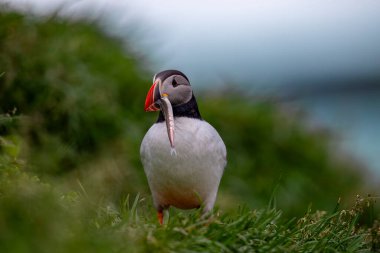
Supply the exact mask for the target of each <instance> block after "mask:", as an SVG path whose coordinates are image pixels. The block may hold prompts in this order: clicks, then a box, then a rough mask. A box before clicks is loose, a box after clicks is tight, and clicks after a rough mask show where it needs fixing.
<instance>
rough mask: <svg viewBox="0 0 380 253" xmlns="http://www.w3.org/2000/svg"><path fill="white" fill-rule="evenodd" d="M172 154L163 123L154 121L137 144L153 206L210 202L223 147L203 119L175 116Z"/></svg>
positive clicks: (209, 204)
mask: <svg viewBox="0 0 380 253" xmlns="http://www.w3.org/2000/svg"><path fill="white" fill-rule="evenodd" d="M174 145H175V150H176V154H172V152H171V147H170V143H169V139H168V135H167V130H166V125H165V122H161V123H156V124H154V125H153V126H152V127H151V128H150V129H149V131H148V132H147V134H146V135H145V137H144V139H143V141H142V143H141V150H140V154H141V161H142V163H143V166H144V170H145V174H146V176H147V178H148V183H149V187H150V189H151V192H152V196H153V201H154V204H155V206H156V208H158V209H159V208H167V207H168V206H171V205H172V206H175V207H178V208H182V209H189V208H196V207H199V206H200V205H202V204H204V205H205V208H206V209H211V208H212V207H213V205H214V202H215V198H216V194H217V191H218V187H219V183H220V179H221V177H222V174H223V170H224V167H225V165H226V147H225V145H224V143H223V141H222V139H221V138H220V136H219V134H218V133H217V132H216V130H215V129H214V128H213V127H212V126H211V125H210V124H208V123H207V122H205V121H201V120H198V119H191V118H186V117H180V118H176V119H175V137H174Z"/></svg>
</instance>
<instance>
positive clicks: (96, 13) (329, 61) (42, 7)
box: [5, 0, 380, 177]
mask: <svg viewBox="0 0 380 253" xmlns="http://www.w3.org/2000/svg"><path fill="white" fill-rule="evenodd" d="M5 2H8V3H10V5H11V6H12V7H15V8H17V9H19V10H23V11H28V12H32V13H35V14H38V15H49V14H50V13H51V12H54V11H57V10H58V9H59V14H60V15H61V16H64V17H67V18H69V19H76V18H81V17H86V19H91V20H98V21H99V23H100V24H101V26H102V27H103V31H104V32H106V33H108V34H111V35H113V36H116V37H118V38H126V39H128V41H129V42H130V43H131V44H132V47H133V50H135V51H137V53H138V54H139V55H143V56H144V57H145V59H147V60H148V61H149V63H150V66H149V70H150V71H152V72H157V71H159V70H162V69H167V68H177V69H181V70H183V71H184V72H185V73H187V74H188V75H189V76H190V77H191V79H192V83H193V85H194V86H195V87H196V88H199V89H208V90H211V89H218V87H220V86H227V84H229V85H230V84H231V83H234V87H233V88H236V87H235V86H238V88H240V89H242V90H243V91H244V93H247V92H248V93H251V94H254V95H255V96H260V97H270V98H271V99H274V100H275V101H279V102H281V103H285V104H291V106H292V107H293V108H301V109H302V110H304V111H307V113H308V115H309V116H310V118H311V120H312V121H313V124H318V125H321V126H326V127H327V128H329V129H331V130H333V131H334V132H335V134H337V135H338V136H339V137H340V144H342V145H341V147H343V148H344V149H346V150H348V151H350V153H351V154H353V155H354V156H355V157H357V159H358V160H360V161H361V162H363V163H364V164H365V165H366V166H368V167H369V168H370V169H371V171H372V172H374V173H373V174H374V175H376V176H377V177H379V174H380V161H379V159H380V158H379V157H380V156H379V154H380V148H379V145H378V143H380V135H379V134H378V129H380V117H379V116H378V115H377V114H378V113H377V111H378V108H380V99H379V96H380V95H379V92H380V91H379V89H380V86H379V80H380V74H379V70H380V47H379V45H380V32H379V24H380V17H379V15H378V13H379V11H380V3H376V1H371V0H368V1H367V0H365V1H361V2H360V3H358V2H357V1H352V0H349V1H333V2H331V1H313V2H301V1H281V2H278V1H255V2H252V3H246V1H234V2H231V1H210V0H209V1H192V2H187V3H181V4H178V3H176V1H170V0H166V1H160V2H154V1H146V0H143V1H105V0H103V1H102V0H96V1H86V0H82V1H67V0H65V1H62V0H55V1H44V0H13V1H5ZM211 87H212V88H211Z"/></svg>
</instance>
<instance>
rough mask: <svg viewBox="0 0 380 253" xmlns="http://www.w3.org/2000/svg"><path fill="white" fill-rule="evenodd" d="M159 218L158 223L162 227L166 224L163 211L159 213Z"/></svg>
mask: <svg viewBox="0 0 380 253" xmlns="http://www.w3.org/2000/svg"><path fill="white" fill-rule="evenodd" d="M157 218H158V222H159V223H160V225H162V224H164V213H163V211H162V210H159V211H158V212H157Z"/></svg>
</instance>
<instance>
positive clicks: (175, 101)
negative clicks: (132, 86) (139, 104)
mask: <svg viewBox="0 0 380 253" xmlns="http://www.w3.org/2000/svg"><path fill="white" fill-rule="evenodd" d="M192 96H193V91H192V89H191V86H190V82H189V79H188V78H187V77H186V76H185V74H183V73H182V72H180V71H178V70H165V71H162V72H159V73H157V74H156V75H154V77H153V85H152V87H150V89H149V92H148V94H147V96H146V99H145V111H159V110H161V111H162V113H163V114H164V116H165V121H166V127H167V131H168V136H169V141H170V145H171V147H172V148H174V115H173V108H172V106H174V107H175V106H179V105H182V104H186V103H187V102H189V101H190V100H191V98H192Z"/></svg>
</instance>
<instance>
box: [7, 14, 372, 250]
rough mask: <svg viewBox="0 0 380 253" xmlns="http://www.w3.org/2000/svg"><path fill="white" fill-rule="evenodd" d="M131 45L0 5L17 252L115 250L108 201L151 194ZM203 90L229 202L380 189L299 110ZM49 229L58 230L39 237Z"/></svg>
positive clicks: (143, 84) (225, 205) (94, 29)
mask: <svg viewBox="0 0 380 253" xmlns="http://www.w3.org/2000/svg"><path fill="white" fill-rule="evenodd" d="M129 47H130V45H128V44H127V42H125V41H121V40H118V39H117V38H111V37H108V36H106V35H104V33H103V32H102V31H101V30H100V29H99V28H98V26H97V25H96V24H94V23H90V22H88V21H86V20H82V21H81V20H79V21H78V20H77V21H70V20H64V19H62V18H57V17H54V16H52V17H48V18H46V17H45V18H41V17H33V16H26V15H21V14H18V13H14V12H11V11H7V10H2V11H0V115H1V116H0V154H1V159H0V241H1V242H5V241H9V242H10V243H12V242H13V243H15V242H17V245H18V246H17V247H19V251H20V252H28V251H30V252H37V251H38V252H50V251H49V249H54V245H55V243H57V247H58V248H59V246H60V245H64V249H63V248H62V250H61V251H62V252H66V251H69V250H70V249H74V248H71V247H74V245H75V250H76V251H77V252H94V250H95V249H96V250H97V251H102V250H101V249H102V248H104V251H107V250H108V249H109V248H108V246H107V245H108V243H112V238H105V239H104V240H98V239H99V233H100V232H99V231H97V230H96V229H95V230H92V228H93V227H96V228H102V229H106V230H107V229H111V227H112V226H113V225H112V224H113V223H112V222H111V223H110V224H108V223H107V224H108V225H109V227H107V226H108V225H107V226H106V228H104V226H102V224H100V223H101V221H102V218H99V217H102V213H103V211H104V210H108V209H107V208H111V209H110V210H112V207H114V206H120V205H119V203H118V202H119V201H120V199H122V198H123V196H127V195H133V196H134V195H135V194H137V193H141V195H142V196H145V197H146V198H148V200H147V202H149V201H150V200H149V195H150V194H149V189H148V186H147V182H146V179H145V175H144V173H143V169H142V166H141V164H140V158H139V146H140V142H141V140H142V138H143V136H144V134H145V132H146V131H147V130H148V128H149V127H150V125H151V124H153V122H154V121H155V119H156V115H154V114H148V113H145V112H144V111H143V102H144V99H145V95H146V92H147V90H148V89H149V87H150V84H151V83H150V80H151V76H152V73H149V71H147V70H146V69H144V65H145V64H146V61H145V60H144V59H143V58H142V57H140V56H138V55H136V54H134V53H132V50H131V49H130V48H129ZM190 78H191V77H190ZM195 93H196V95H198V96H197V97H198V101H199V106H200V110H201V113H202V116H203V117H204V118H205V119H206V120H207V121H209V122H210V123H211V124H212V125H213V126H214V127H215V128H216V129H217V130H218V131H219V133H220V135H221V136H222V138H223V139H224V141H225V143H226V146H227V151H228V165H227V168H226V170H225V175H224V177H223V180H222V183H221V189H220V194H219V197H218V201H217V206H219V207H220V208H221V209H222V210H235V209H236V208H237V207H238V206H240V205H243V204H247V205H248V206H249V207H250V208H262V207H265V206H266V205H267V204H268V202H269V201H270V199H271V196H273V201H275V202H276V206H277V208H279V209H281V210H283V212H284V215H285V216H288V217H292V216H298V217H300V216H302V215H303V214H304V213H305V212H306V211H307V210H308V207H309V206H310V205H311V206H312V209H313V210H317V209H323V210H329V211H332V210H333V209H334V207H335V206H336V203H337V201H338V199H339V198H341V199H342V203H345V204H348V203H349V202H350V201H352V200H355V198H354V196H356V194H364V195H366V194H367V193H373V194H376V193H377V189H375V188H374V187H373V186H368V185H367V184H366V180H365V176H366V175H365V174H364V173H363V171H359V169H360V168H355V166H354V165H353V163H351V160H350V159H349V158H348V157H347V159H342V158H340V157H337V156H336V153H337V152H335V151H334V150H332V148H331V146H330V143H331V142H330V136H329V135H328V134H326V133H323V132H312V131H310V130H307V129H306V128H305V127H304V126H303V123H302V118H300V117H289V116H288V115H286V114H284V113H283V112H280V110H279V109H278V108H277V107H276V106H274V105H271V104H268V103H263V102H251V101H249V100H250V99H249V98H246V99H242V98H241V96H240V95H239V94H238V93H232V94H231V93H228V97H227V95H225V93H223V92H222V93H219V95H218V94H216V93H212V92H211V91H195ZM227 105H228V106H227ZM345 160H346V161H345ZM79 195H81V196H80V197H79ZM78 199H80V200H82V201H81V204H78V202H79V201H78ZM86 200H87V201H88V203H87V202H86ZM82 202H85V203H82ZM94 203H97V204H94ZM99 203H101V204H99ZM78 205H79V206H80V207H77V206H78ZM149 208H150V210H149V211H147V213H149V214H150V215H151V214H152V213H153V212H154V210H151V209H153V208H152V207H149ZM102 210H103V211H102ZM110 212H111V211H109V210H108V211H106V213H107V215H106V218H105V219H106V220H107V219H108V218H109V216H110V215H111V214H112V212H111V214H110ZM373 214H374V211H373V212H371V218H370V221H369V223H373V220H374V219H375V218H376V217H375V215H373ZM179 215H180V214H179ZM111 216H112V215H111ZM107 217H108V218H107ZM117 217H119V214H118V215H115V216H112V217H111V220H113V222H114V223H115V219H117ZM276 217H277V216H276V215H275V214H273V218H276ZM225 219H228V218H225ZM363 219H364V218H363ZM107 221H108V220H107ZM178 222H179V223H180V221H178ZM116 223H117V222H116ZM116 223H115V224H116ZM88 224H91V226H90V227H89V226H88ZM186 224H188V223H186ZM177 225H178V224H177ZM245 225H246V224H245ZM245 225H244V226H245ZM140 226H143V227H144V225H143V224H140ZM146 226H147V227H149V226H153V225H152V224H151V223H148V224H146ZM244 226H243V227H244ZM73 228H74V230H73ZM223 229H224V228H223ZM350 229H351V228H350ZM126 230H128V231H129V230H133V227H131V228H128V229H126ZM148 230H149V229H148ZM148 230H147V229H146V227H145V230H143V232H141V231H140V232H141V233H142V234H143V235H144V236H148V237H149V236H150V235H149V233H150V232H149V231H148ZM49 231H54V233H57V234H49V233H50V232H49ZM118 231H119V230H118ZM128 231H127V232H126V233H131V232H128ZM136 231H137V232H136V233H139V230H136ZM350 231H351V230H350ZM155 233H156V232H155ZM105 234H106V233H101V236H102V237H104V236H105ZM31 235H33V236H31ZM77 235H81V236H82V237H78V238H76V236H77ZM139 235H141V234H139ZM139 235H137V237H136V238H139ZM28 236H31V237H30V238H29V239H30V240H31V241H24V240H25V238H26V237H28ZM53 236H54V238H52V237H53ZM168 236H169V235H168ZM361 236H362V235H360V236H359V237H360V238H361ZM44 238H50V239H51V241H45V243H46V245H43V246H41V241H44ZM94 238H95V239H94ZM141 238H142V237H141ZM141 238H140V239H141ZM140 239H136V240H140ZM78 240H80V241H78ZM115 240H116V239H115ZM141 240H142V239H141ZM148 240H149V238H148ZM152 240H153V239H152ZM13 243H12V244H13ZM60 243H61V244H60ZM50 244H51V245H50ZM82 244H83V245H82ZM1 245H2V246H1V247H2V248H0V251H1V252H11V250H10V248H7V247H8V246H9V245H8V244H1ZM30 245H34V247H35V248H34V250H33V249H32V248H30ZM358 245H359V244H358ZM214 246H215V245H214ZM361 246H362V245H361V244H360V245H359V246H358V247H359V248H360V247H361ZM9 247H12V245H10V246H9ZM38 247H41V248H38ZM120 250H121V249H120ZM14 252H18V251H17V250H15V251H14ZM57 252H59V251H57Z"/></svg>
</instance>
